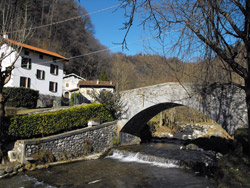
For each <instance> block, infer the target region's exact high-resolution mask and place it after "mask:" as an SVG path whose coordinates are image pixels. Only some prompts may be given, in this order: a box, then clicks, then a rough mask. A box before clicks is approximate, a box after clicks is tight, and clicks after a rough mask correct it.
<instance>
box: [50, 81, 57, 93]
mask: <svg viewBox="0 0 250 188" xmlns="http://www.w3.org/2000/svg"><path fill="white" fill-rule="evenodd" d="M49 90H50V91H51V92H54V93H56V92H57V83H56V82H49Z"/></svg>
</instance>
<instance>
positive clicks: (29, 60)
mask: <svg viewBox="0 0 250 188" xmlns="http://www.w3.org/2000/svg"><path fill="white" fill-rule="evenodd" d="M5 40H6V43H5V44H3V46H1V48H0V53H5V54H8V53H10V52H11V51H13V48H12V47H10V45H8V44H11V45H18V46H20V47H22V50H21V53H20V56H19V57H18V59H17V61H16V63H15V65H14V69H13V70H12V74H11V79H10V80H9V82H8V83H7V84H6V85H5V87H25V88H31V89H34V90H38V91H39V94H40V95H44V96H52V97H57V98H58V97H62V86H63V61H67V59H66V58H65V57H63V56H61V55H59V54H57V53H54V52H51V51H47V50H44V49H41V48H37V47H34V46H31V45H27V44H23V43H18V42H16V41H13V40H10V39H8V38H5ZM17 53H18V52H16V51H14V52H13V53H11V54H10V55H9V56H8V57H7V58H5V59H4V60H3V62H2V66H3V68H2V70H4V69H5V67H8V66H10V65H11V63H12V62H13V60H14V59H15V58H16V56H17Z"/></svg>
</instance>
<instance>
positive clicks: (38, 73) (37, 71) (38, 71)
mask: <svg viewBox="0 0 250 188" xmlns="http://www.w3.org/2000/svg"><path fill="white" fill-rule="evenodd" d="M36 78H38V79H39V78H40V70H38V69H37V70H36Z"/></svg>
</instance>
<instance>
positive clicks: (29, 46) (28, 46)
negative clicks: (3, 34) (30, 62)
mask: <svg viewBox="0 0 250 188" xmlns="http://www.w3.org/2000/svg"><path fill="white" fill-rule="evenodd" d="M5 40H6V41H8V42H10V43H12V44H14V45H17V46H21V47H23V48H27V49H29V50H33V51H36V52H40V53H43V54H47V55H50V56H53V57H57V58H60V59H64V60H67V58H66V57H63V56H61V55H59V54H57V53H55V52H51V51H48V50H44V49H42V48H38V47H35V46H31V45H28V44H24V43H20V42H17V41H14V40H10V39H6V38H5Z"/></svg>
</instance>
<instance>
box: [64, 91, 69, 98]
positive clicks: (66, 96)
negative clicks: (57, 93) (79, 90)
mask: <svg viewBox="0 0 250 188" xmlns="http://www.w3.org/2000/svg"><path fill="white" fill-rule="evenodd" d="M64 97H65V98H66V99H69V92H68V91H66V92H65V93H64Z"/></svg>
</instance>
